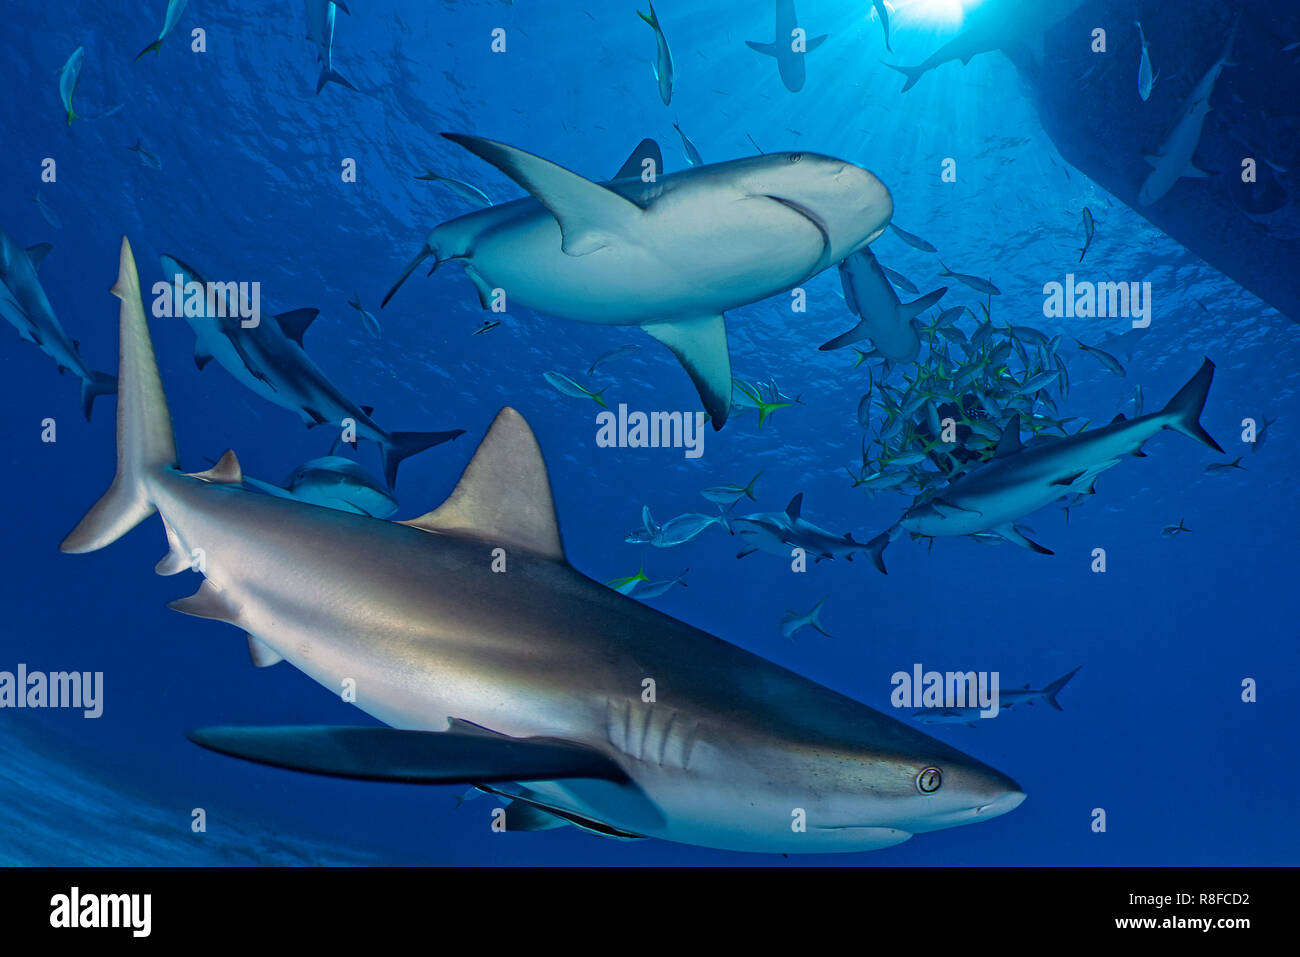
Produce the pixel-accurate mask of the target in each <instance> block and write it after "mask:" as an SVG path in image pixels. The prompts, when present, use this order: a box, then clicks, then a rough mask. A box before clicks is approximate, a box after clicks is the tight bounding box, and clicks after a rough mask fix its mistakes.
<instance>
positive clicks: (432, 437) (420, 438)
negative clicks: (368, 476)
mask: <svg viewBox="0 0 1300 957" xmlns="http://www.w3.org/2000/svg"><path fill="white" fill-rule="evenodd" d="M464 434H465V430H464V429H452V430H451V431H450V432H390V433H389V434H388V439H387V440H386V441H385V442H384V443H383V444H382V445H381V446H380V451H379V454H380V456H381V457H382V458H383V462H384V479H385V481H387V482H388V487H389V488H393V487H394V486H395V485H397V467H398V466H399V465H401V464H402V461H403V460H404V459H407V458H409V457H410V456H412V455H415V454H416V453H417V452H423V451H424V450H425V449H431V448H433V447H434V446H435V445H442V443H443V442H450V441H451V440H452V439H454V438H456V437H457V436H458V435H464Z"/></svg>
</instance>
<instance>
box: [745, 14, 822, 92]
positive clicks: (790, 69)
mask: <svg viewBox="0 0 1300 957" xmlns="http://www.w3.org/2000/svg"><path fill="white" fill-rule="evenodd" d="M797 30H799V23H798V18H797V17H796V15H795V12H794V0H776V39H775V40H773V41H772V42H771V43H759V42H757V41H755V40H746V41H745V46H747V47H749V48H750V49H751V50H755V51H757V52H759V53H762V54H763V55H764V56H770V57H772V58H773V59H775V60H776V68H777V71H778V72H779V73H780V74H781V82H782V83H784V84H785V88H786V89H787V90H789V91H790V92H791V93H798V92H799V91H800V90H802V89H803V85H804V81H805V79H806V78H807V71H806V70H805V68H804V62H803V58H804V56H806V55H807V54H809V53H812V51H813V50H816V49H817V48H818V47H819V46H821V45H822V44H823V43H825V42H826V35H825V34H822V35H821V36H818V37H813V38H812V39H811V40H804V41H803V43H802V48H801V49H796V42H797V41H796V39H795V38H796V36H797V35H798V34H796V32H795V31H797Z"/></svg>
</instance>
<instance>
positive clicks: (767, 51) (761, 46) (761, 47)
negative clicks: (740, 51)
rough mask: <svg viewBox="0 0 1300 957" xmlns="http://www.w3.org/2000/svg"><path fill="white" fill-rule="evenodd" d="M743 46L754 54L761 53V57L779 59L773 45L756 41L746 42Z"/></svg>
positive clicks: (778, 54)
mask: <svg viewBox="0 0 1300 957" xmlns="http://www.w3.org/2000/svg"><path fill="white" fill-rule="evenodd" d="M745 46H747V47H749V48H750V49H751V50H753V51H754V52H755V53H761V54H763V56H770V57H779V56H780V55H781V52H780V50H779V49H778V47H777V45H776V44H775V43H759V42H758V41H757V40H746V41H745Z"/></svg>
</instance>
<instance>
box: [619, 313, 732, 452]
mask: <svg viewBox="0 0 1300 957" xmlns="http://www.w3.org/2000/svg"><path fill="white" fill-rule="evenodd" d="M641 328H642V329H644V330H645V331H646V332H648V333H649V334H650V335H651V336H653V337H654V338H656V339H658V340H659V341H660V342H662V343H663V344H664V345H666V346H667V347H668V348H669V349H671V350H672V351H673V355H675V356H677V361H678V362H680V363H681V364H682V368H684V369H685V370H686V373H687V375H689V376H690V377H691V381H692V382H694V383H695V389H696V391H698V392H699V394H700V400H701V401H702V402H703V403H704V410H705V411H706V412H708V413H709V419H710V421H712V423H713V428H714V430H715V431H716V430H718V429H720V428H722V426H723V425H725V424H726V421H727V416H728V415H729V414H730V412H731V356H730V355H729V354H728V352H727V325H726V322H725V321H724V320H723V318H722V316H721V315H715V316H703V317H700V318H696V319H676V320H669V321H665V322H652V323H646V324H645V325H643V326H642V327H641Z"/></svg>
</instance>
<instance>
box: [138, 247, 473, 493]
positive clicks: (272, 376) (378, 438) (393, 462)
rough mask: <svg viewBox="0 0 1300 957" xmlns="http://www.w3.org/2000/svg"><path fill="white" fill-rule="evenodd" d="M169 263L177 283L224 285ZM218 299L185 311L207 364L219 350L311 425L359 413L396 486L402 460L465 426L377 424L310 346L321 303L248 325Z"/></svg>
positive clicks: (232, 369)
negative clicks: (422, 428)
mask: <svg viewBox="0 0 1300 957" xmlns="http://www.w3.org/2000/svg"><path fill="white" fill-rule="evenodd" d="M162 268H163V275H164V276H165V277H166V278H167V281H168V282H169V283H170V282H174V281H176V277H177V276H180V277H181V281H182V282H183V283H184V285H186V286H188V284H189V283H198V284H199V285H200V286H202V287H203V288H204V289H213V288H214V287H215V286H216V285H217V284H212V283H209V282H207V281H206V280H205V279H204V278H203V277H202V276H200V275H199V274H198V273H197V272H195V271H194V268H193V267H191V266H187V265H186V264H185V263H183V262H181V261H180V260H179V259H177V258H176V257H174V256H163V257H162ZM231 295H232V296H233V293H231ZM213 305H215V301H205V308H204V314H203V315H197V316H192V315H186V316H185V321H186V322H188V323H189V325H190V328H191V329H193V330H194V335H195V341H194V364H195V365H197V366H198V367H199V370H200V371H202V369H203V368H204V366H206V365H207V364H208V363H209V362H211V361H212V360H213V359H214V358H215V359H216V360H217V362H218V363H220V365H221V366H222V368H224V369H225V370H226V371H227V372H229V373H230V374H231V375H232V376H234V377H235V380H236V381H238V382H239V383H240V384H241V385H244V386H246V387H247V388H249V389H251V390H252V391H254V392H256V393H257V394H258V395H260V396H262V397H263V398H264V399H267V400H269V401H270V402H273V403H275V404H276V405H278V406H280V407H281V408H284V409H288V410H289V411H291V412H296V413H297V414H298V415H299V416H301V417H302V420H303V422H304V423H306V425H307V427H308V428H311V427H313V426H316V425H323V424H325V423H330V424H332V425H334V426H335V427H338V428H342V427H343V420H344V419H351V420H352V421H353V422H355V423H356V434H357V436H358V437H359V438H363V439H369V440H370V441H372V442H375V443H377V444H378V445H379V451H380V456H381V457H382V459H383V466H384V479H385V481H387V482H388V485H389V487H390V488H391V487H393V486H394V485H395V484H396V483H397V467H398V466H399V465H401V464H402V461H403V460H404V459H406V458H407V457H409V456H412V455H415V454H416V453H417V452H423V451H424V450H425V449H429V448H433V446H435V445H441V444H442V443H443V442H449V441H451V440H452V439H454V438H456V437H457V436H458V435H463V434H464V432H465V430H464V429H452V430H451V431H450V432H385V431H384V430H383V429H381V428H380V427H379V426H378V425H376V424H375V422H374V420H373V419H371V418H370V414H371V411H372V410H371V409H370V408H369V407H367V406H358V405H354V404H353V402H352V400H350V399H349V398H347V396H345V395H343V393H341V392H340V391H339V390H338V387H337V386H335V385H334V383H332V382H331V381H330V380H329V379H328V378H327V377H326V375H325V373H324V372H322V371H321V369H320V367H319V366H318V365H316V363H315V362H313V361H312V359H311V357H310V356H308V355H307V352H306V350H305V349H303V345H302V337H303V333H304V332H306V331H307V327H308V326H310V325H311V323H312V322H313V321H314V320H315V318H316V316H317V315H318V311H317V310H315V309H295V310H294V311H293V312H286V313H281V314H280V315H278V316H275V317H274V318H273V319H272V321H270V322H262V321H259V322H257V324H256V325H253V326H249V327H245V326H244V324H243V320H241V318H240V316H239V314H238V313H239V310H238V309H237V308H235V306H234V305H233V303H232V304H227V305H226V306H225V307H224V308H220V307H219V308H217V309H216V310H215V311H214V310H213V308H212V307H213ZM222 313H224V315H223V314H222ZM353 444H354V445H355V443H353Z"/></svg>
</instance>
